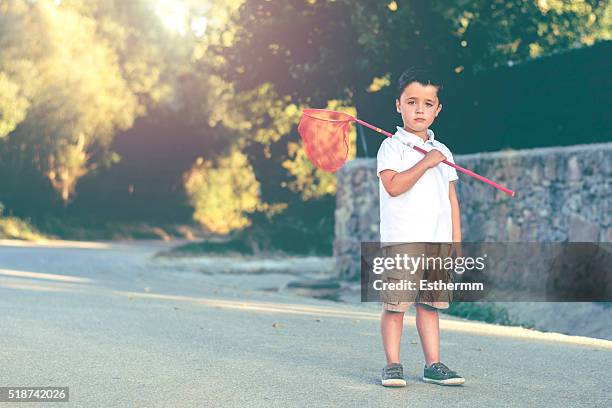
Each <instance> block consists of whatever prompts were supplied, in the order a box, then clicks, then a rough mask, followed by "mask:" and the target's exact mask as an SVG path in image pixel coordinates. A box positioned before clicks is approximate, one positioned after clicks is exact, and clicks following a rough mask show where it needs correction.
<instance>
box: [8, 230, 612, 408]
mask: <svg viewBox="0 0 612 408" xmlns="http://www.w3.org/2000/svg"><path fill="white" fill-rule="evenodd" d="M167 247H168V244H164V243H151V242H136V243H131V244H128V243H113V244H108V243H97V244H96V243H78V242H73V243H69V242H56V243H50V244H46V245H34V244H25V243H18V242H14V241H3V242H0V331H1V333H2V335H1V336H0V386H48V385H54V386H68V387H69V388H70V401H69V402H67V403H44V404H29V403H19V404H10V403H0V406H9V405H15V406H18V407H26V406H41V405H42V406H44V407H51V406H60V407H66V406H78V407H98V406H100V407H145V406H146V407H216V406H219V407H234V406H236V407H251V406H252V407H260V406H265V407H305V406H313V407H322V406H325V407H327V406H329V407H399V406H410V407H428V408H430V407H441V406H453V407H462V406H465V407H474V406H488V407H496V406H499V407H513V406H517V407H518V406H520V407H523V406H561V405H563V406H585V407H587V406H588V407H610V406H612V386H611V385H610V377H608V375H609V374H610V372H612V342H610V341H606V340H597V339H590V338H585V337H574V336H566V335H560V334H554V333H540V332H537V331H533V330H526V329H521V328H509V327H500V326H495V325H488V324H482V323H475V322H467V321H464V320H461V319H454V318H448V317H443V319H442V321H441V326H442V341H441V343H442V361H444V362H445V363H446V364H447V365H448V366H450V367H451V368H453V369H455V370H457V371H459V372H460V373H461V374H462V375H463V376H464V377H465V378H466V384H465V385H464V386H462V387H440V386H436V385H431V384H425V383H422V382H421V381H420V379H419V378H420V375H421V374H422V368H423V358H422V354H421V349H420V345H419V343H418V335H417V333H416V331H415V329H414V319H413V316H414V312H413V311H411V313H410V316H407V317H406V325H407V327H406V329H405V332H404V336H403V339H402V342H403V344H402V362H403V364H404V371H405V374H407V380H408V386H407V387H406V388H402V389H387V388H384V387H382V386H380V385H379V373H380V368H381V367H382V366H383V365H384V355H383V352H382V349H381V344H380V336H379V309H378V305H376V304H357V305H351V304H345V303H335V302H331V301H323V300H317V299H312V298H306V297H300V296H297V295H295V294H292V293H289V292H286V291H281V292H276V291H273V290H270V289H269V288H270V287H278V286H279V285H280V286H282V285H283V284H284V283H286V282H288V281H291V280H294V279H295V278H296V276H295V273H293V272H292V271H287V272H286V273H283V272H282V271H278V272H277V273H274V274H265V273H257V272H245V273H238V274H231V273H224V274H221V273H214V268H213V270H212V271H211V270H210V269H208V270H204V269H202V268H200V267H198V261H193V262H183V261H175V260H168V259H158V258H153V257H152V255H153V254H154V253H155V252H156V251H158V250H160V249H164V248H167ZM208 261H210V260H208ZM295 262H296V265H297V264H298V262H299V261H295ZM207 265H209V266H210V262H208V264H207ZM213 265H214V263H213ZM610 323H611V324H612V322H610Z"/></svg>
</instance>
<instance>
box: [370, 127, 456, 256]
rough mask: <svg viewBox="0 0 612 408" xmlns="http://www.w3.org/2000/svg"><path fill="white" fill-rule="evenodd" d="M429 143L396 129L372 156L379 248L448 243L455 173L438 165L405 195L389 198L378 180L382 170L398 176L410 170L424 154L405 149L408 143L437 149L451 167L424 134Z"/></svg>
mask: <svg viewBox="0 0 612 408" xmlns="http://www.w3.org/2000/svg"><path fill="white" fill-rule="evenodd" d="M427 135H428V137H429V140H427V141H426V142H423V139H421V138H420V137H419V136H417V135H415V134H413V133H410V132H408V131H406V130H405V129H403V128H401V127H399V126H398V127H397V132H396V133H395V134H394V135H393V137H388V138H386V139H385V140H384V141H383V142H382V144H381V145H380V148H379V149H378V155H377V156H376V162H377V169H376V173H377V174H378V185H379V197H380V241H381V246H386V244H388V243H394V242H397V243H400V242H452V235H453V228H452V218H451V205H450V198H449V187H450V186H449V183H450V182H451V181H455V180H457V179H458V177H457V171H456V170H455V169H454V168H453V167H451V166H448V165H446V164H444V163H439V164H438V165H437V166H435V167H432V168H430V169H428V170H427V171H425V173H424V174H423V176H422V177H421V178H420V179H419V180H418V181H417V182H416V183H415V184H414V185H413V186H412V187H411V188H410V189H408V191H406V192H404V193H402V194H400V195H398V196H396V197H392V196H390V195H389V193H387V190H386V189H385V187H384V186H383V183H382V181H381V180H380V172H381V171H383V170H386V169H390V170H394V171H397V172H398V173H399V172H402V171H404V170H408V169H409V168H411V167H413V166H414V165H415V164H416V163H417V162H419V161H420V160H421V159H422V158H423V156H424V154H423V153H420V152H417V151H416V150H414V149H413V148H412V147H410V146H408V145H407V144H406V143H407V142H412V143H414V144H415V145H417V146H419V147H421V148H422V149H424V150H427V151H429V150H431V149H434V148H435V149H438V150H440V151H441V152H442V154H444V156H446V159H447V160H448V161H450V162H452V163H454V161H453V155H452V154H451V152H450V150H449V149H448V148H447V147H446V146H445V145H444V144H443V143H441V142H439V141H437V140H435V139H434V133H433V131H431V130H429V129H428V130H427Z"/></svg>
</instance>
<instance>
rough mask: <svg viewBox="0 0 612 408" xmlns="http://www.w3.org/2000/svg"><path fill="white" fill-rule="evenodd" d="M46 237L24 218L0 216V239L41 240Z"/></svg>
mask: <svg viewBox="0 0 612 408" xmlns="http://www.w3.org/2000/svg"><path fill="white" fill-rule="evenodd" d="M47 238H48V237H47V236H46V235H44V234H42V233H41V232H40V231H38V230H37V229H36V228H35V227H34V226H32V225H31V224H30V223H29V222H28V221H26V220H22V219H20V218H16V217H2V216H0V239H22V240H26V241H42V240H45V239H47Z"/></svg>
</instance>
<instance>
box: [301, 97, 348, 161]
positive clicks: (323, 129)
mask: <svg viewBox="0 0 612 408" xmlns="http://www.w3.org/2000/svg"><path fill="white" fill-rule="evenodd" d="M354 120H355V118H354V117H352V116H351V115H349V114H347V113H342V112H335V111H330V110H325V109H304V114H303V115H302V119H301V120H300V124H299V126H298V132H299V134H300V137H301V138H302V142H303V144H304V151H305V152H306V155H307V156H308V158H309V159H310V161H312V163H313V164H314V165H315V166H317V167H318V168H320V169H322V170H325V171H329V172H335V171H336V170H338V169H339V168H340V167H342V166H343V165H344V163H345V162H346V160H347V158H348V154H349V142H348V135H349V131H350V124H351V122H353V121H354Z"/></svg>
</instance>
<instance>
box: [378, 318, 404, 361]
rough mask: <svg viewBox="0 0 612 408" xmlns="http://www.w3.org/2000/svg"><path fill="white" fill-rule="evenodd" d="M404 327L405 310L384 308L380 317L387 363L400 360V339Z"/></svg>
mask: <svg viewBox="0 0 612 408" xmlns="http://www.w3.org/2000/svg"><path fill="white" fill-rule="evenodd" d="M403 327H404V312H393V311H390V310H385V309H383V311H382V316H381V318H380V333H381V335H382V342H383V348H384V349H385V356H386V358H387V364H391V363H399V362H400V341H401V339H402V330H403Z"/></svg>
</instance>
